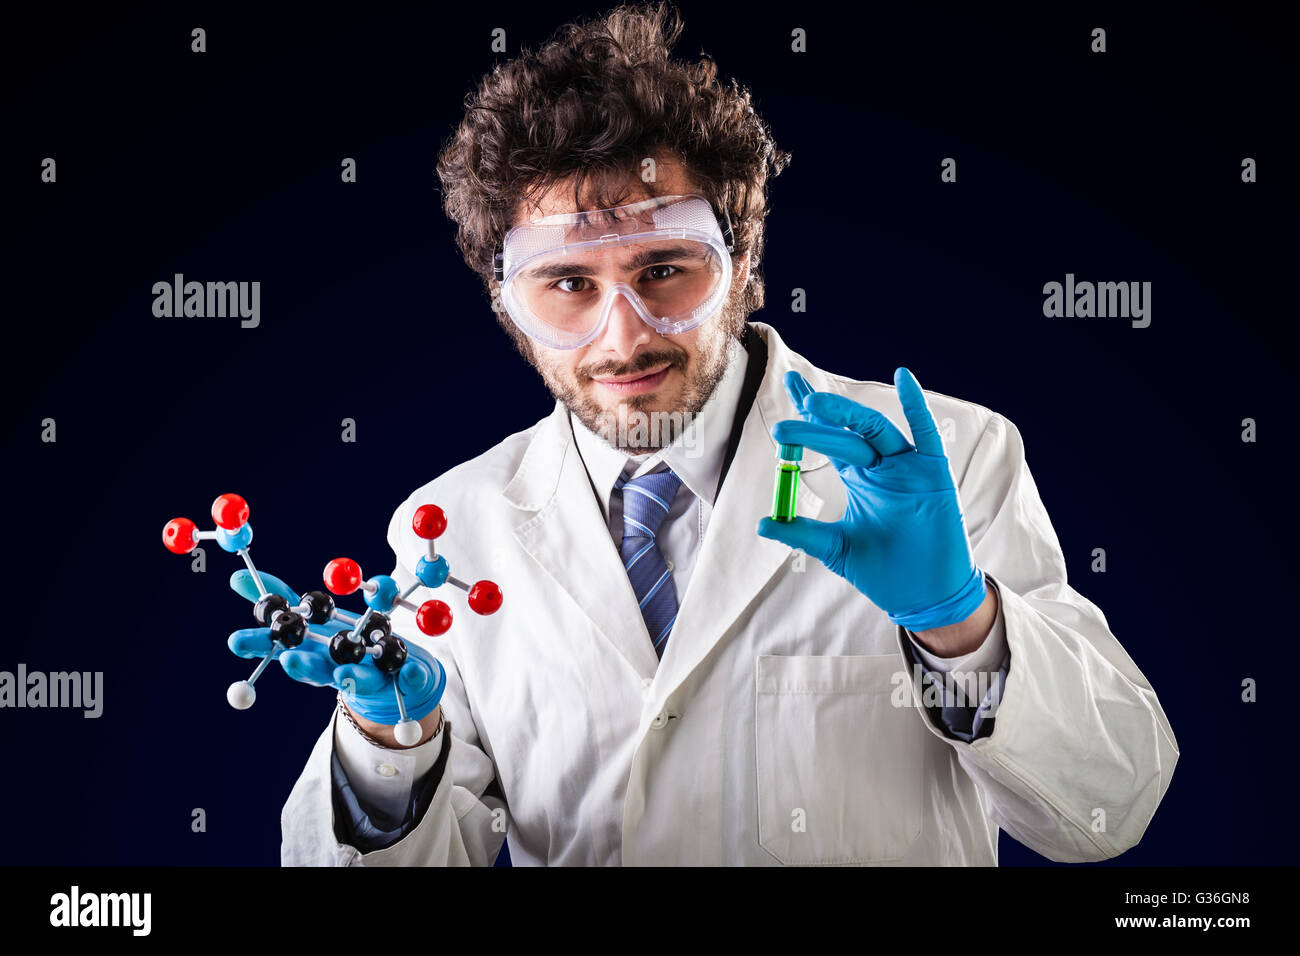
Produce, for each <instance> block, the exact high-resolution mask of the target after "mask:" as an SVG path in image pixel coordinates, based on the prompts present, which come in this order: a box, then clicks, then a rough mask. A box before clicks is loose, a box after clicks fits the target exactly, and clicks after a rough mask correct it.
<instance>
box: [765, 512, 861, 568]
mask: <svg viewBox="0 0 1300 956" xmlns="http://www.w3.org/2000/svg"><path fill="white" fill-rule="evenodd" d="M756 530H757V531H758V535H759V537H761V538H771V539H772V540H773V541H780V542H781V543H782V544H787V545H789V546H790V547H792V548H795V549H797V550H799V551H802V552H803V553H804V554H809V555H812V556H813V557H814V558H816V559H817V560H818V561H820V562H821V563H822V564H825V565H827V566H830V565H832V564H833V563H834V562H835V560H836V558H837V557H838V555H839V554H840V553H841V551H842V547H843V539H842V534H843V532H842V531H841V530H840V528H839V525H838V523H834V522H829V521H813V520H812V519H810V518H795V519H794V520H793V521H776V520H774V519H772V518H760V519H759V522H758V528H757V529H756Z"/></svg>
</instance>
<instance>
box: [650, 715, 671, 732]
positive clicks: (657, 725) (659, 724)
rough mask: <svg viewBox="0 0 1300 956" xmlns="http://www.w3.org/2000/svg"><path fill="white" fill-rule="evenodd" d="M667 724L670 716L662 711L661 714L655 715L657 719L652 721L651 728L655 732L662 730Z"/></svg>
mask: <svg viewBox="0 0 1300 956" xmlns="http://www.w3.org/2000/svg"><path fill="white" fill-rule="evenodd" d="M667 723H668V715H667V714H666V713H664V712H663V711H662V710H661V711H659V713H657V714H655V719H654V720H652V721H650V726H651V727H653V728H654V729H655V730H662V729H663V727H664V725H665V724H667Z"/></svg>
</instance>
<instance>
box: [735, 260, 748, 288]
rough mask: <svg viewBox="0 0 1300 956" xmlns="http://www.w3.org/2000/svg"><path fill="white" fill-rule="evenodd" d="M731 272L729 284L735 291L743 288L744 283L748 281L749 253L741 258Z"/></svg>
mask: <svg viewBox="0 0 1300 956" xmlns="http://www.w3.org/2000/svg"><path fill="white" fill-rule="evenodd" d="M731 272H732V278H731V284H732V285H733V286H735V287H736V288H737V289H743V288H745V283H747V282H748V281H749V253H748V252H747V253H745V254H744V255H743V256H741V257H740V261H739V262H737V263H736V264H735V265H733V266H732V268H731Z"/></svg>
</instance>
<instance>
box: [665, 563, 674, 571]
mask: <svg viewBox="0 0 1300 956" xmlns="http://www.w3.org/2000/svg"><path fill="white" fill-rule="evenodd" d="M664 564H666V565H667V566H668V570H669V571H671V570H672V569H673V563H672V562H671V561H665V562H664Z"/></svg>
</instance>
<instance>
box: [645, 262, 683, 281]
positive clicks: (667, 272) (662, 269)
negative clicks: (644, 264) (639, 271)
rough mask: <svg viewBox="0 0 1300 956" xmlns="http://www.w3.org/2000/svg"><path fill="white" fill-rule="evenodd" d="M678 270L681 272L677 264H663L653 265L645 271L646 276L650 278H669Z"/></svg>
mask: <svg viewBox="0 0 1300 956" xmlns="http://www.w3.org/2000/svg"><path fill="white" fill-rule="evenodd" d="M677 272H681V270H680V269H678V268H677V267H676V266H670V265H663V264H661V265H657V266H651V267H650V268H649V269H647V270H646V272H645V277H646V278H647V279H650V280H656V279H667V278H668V277H669V276H671V275H673V274H674V273H677Z"/></svg>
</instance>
